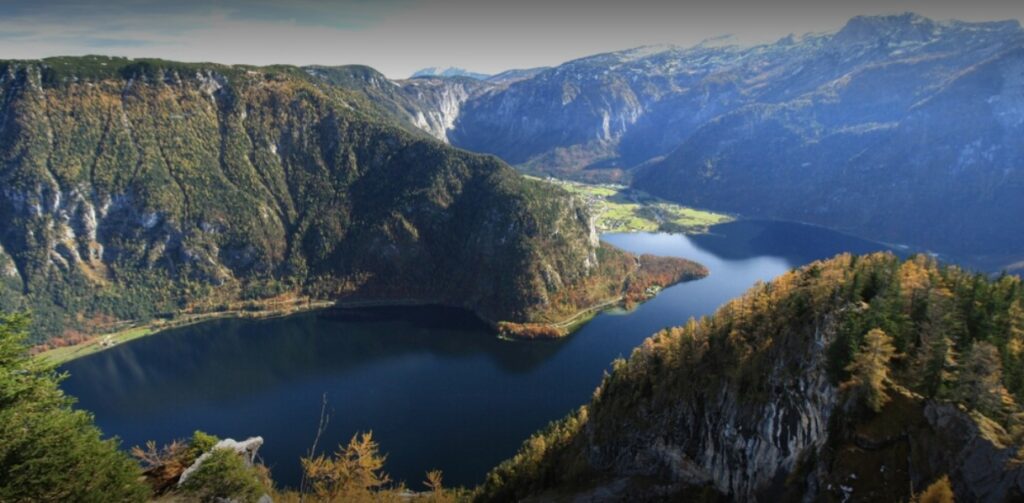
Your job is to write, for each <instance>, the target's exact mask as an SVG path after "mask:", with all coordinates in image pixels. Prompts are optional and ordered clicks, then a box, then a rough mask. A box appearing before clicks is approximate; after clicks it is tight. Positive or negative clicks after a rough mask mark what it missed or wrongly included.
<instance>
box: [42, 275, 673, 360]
mask: <svg viewBox="0 0 1024 503" xmlns="http://www.w3.org/2000/svg"><path fill="white" fill-rule="evenodd" d="M659 293H660V292H659ZM652 298H653V297H652ZM624 301H625V297H624V296H619V297H617V298H614V299H608V300H604V301H602V302H599V303H597V304H594V305H592V306H588V307H585V308H583V309H580V310H579V311H577V312H575V313H573V314H572V315H571V316H569V317H567V318H564V319H562V320H560V321H554V322H536V323H533V322H527V323H513V322H506V321H498V322H494V321H491V320H488V319H485V318H483V317H481V316H480V315H479V314H477V313H476V312H475V311H473V310H472V309H468V308H466V307H464V306H455V305H451V304H445V303H443V302H436V301H430V300H425V299H337V300H324V299H318V300H313V299H304V300H299V301H295V302H290V303H287V307H282V308H277V309H264V310H259V311H246V310H243V309H234V310H230V311H217V312H211V313H202V314H192V315H186V316H183V317H182V318H177V319H174V320H169V321H164V320H157V321H153V322H149V323H141V324H136V325H133V326H131V327H128V328H125V329H123V330H119V331H116V332H110V333H105V334H98V335H96V336H94V337H93V338H91V339H89V340H88V341H85V342H83V343H80V344H75V345H70V346H62V347H58V348H52V349H48V350H46V351H42V352H40V353H36V354H34V355H32V358H35V359H40V360H45V361H46V362H47V363H49V364H52V365H54V366H60V365H63V364H65V363H68V362H70V361H73V360H77V359H79V358H83V357H86V356H89V355H93V354H96V353H99V352H102V351H105V350H107V349H111V348H114V347H117V346H120V345H121V344H125V343H128V342H131V341H133V340H136V339H141V338H143V337H148V336H151V335H155V334H159V333H163V332H166V331H168V330H173V329H176V328H183V327H188V326H192V325H197V324H200V323H205V322H208V321H215V320H225V319H239V320H241V319H247V320H269V319H274V318H284V317H287V316H292V315H297V314H303V313H309V312H314V311H326V310H330V309H360V308H375V307H419V306H438V307H451V308H458V309H465V310H466V311H468V312H470V313H472V314H473V315H474V316H476V317H477V318H479V319H480V320H481V321H482V322H484V323H486V324H487V325H488V326H490V327H491V328H492V329H493V330H494V331H495V336H496V337H498V338H500V339H502V340H508V341H538V340H556V339H560V338H562V337H567V336H569V335H572V334H573V333H574V332H576V331H577V330H579V329H580V328H582V327H583V326H584V325H586V324H587V323H588V322H590V320H592V319H594V317H596V316H597V315H599V314H601V313H602V312H605V311H607V310H609V309H614V308H616V307H622V306H623V303H624ZM512 326H520V327H534V328H537V327H539V328H543V329H546V330H551V331H557V332H558V334H559V335H558V336H557V337H536V336H534V337H530V336H525V335H522V334H519V333H517V331H515V330H509V327H512Z"/></svg>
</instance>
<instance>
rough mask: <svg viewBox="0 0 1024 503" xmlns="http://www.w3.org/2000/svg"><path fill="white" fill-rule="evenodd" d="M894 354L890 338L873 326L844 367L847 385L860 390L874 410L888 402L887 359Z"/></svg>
mask: <svg viewBox="0 0 1024 503" xmlns="http://www.w3.org/2000/svg"><path fill="white" fill-rule="evenodd" d="M895 354H896V348H895V347H893V345H892V338H891V337H889V335H888V334H886V333H885V332H884V331H882V330H881V329H878V328H874V329H872V330H871V331H869V332H868V333H867V335H865V336H864V343H863V344H862V345H861V350H860V352H859V353H857V354H856V355H855V356H854V357H853V362H852V363H850V365H849V366H847V367H846V370H847V371H848V372H850V374H851V379H850V383H849V385H851V386H853V387H855V388H856V389H858V390H860V393H862V394H863V395H864V399H865V402H866V403H867V405H868V407H871V410H874V411H875V412H878V411H880V410H882V407H883V406H885V404H887V403H889V396H888V395H886V393H885V387H886V384H887V382H888V381H889V360H892V357H893V356H894V355H895Z"/></svg>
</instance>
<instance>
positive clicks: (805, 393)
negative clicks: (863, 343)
mask: <svg viewBox="0 0 1024 503" xmlns="http://www.w3.org/2000/svg"><path fill="white" fill-rule="evenodd" d="M829 325H830V323H828V322H822V323H820V324H819V326H818V327H816V328H815V330H814V334H813V336H811V337H808V339H807V344H806V345H804V348H802V351H800V350H799V349H800V348H797V347H793V346H784V347H783V348H778V349H775V350H769V351H770V354H769V355H767V356H766V357H767V358H768V359H769V360H770V361H771V363H770V364H769V366H768V367H767V368H765V369H764V372H765V375H764V376H763V379H765V380H766V382H765V384H764V395H763V396H760V397H758V399H757V400H750V399H749V397H748V396H746V394H747V391H746V390H743V389H741V388H740V387H737V386H735V385H734V384H732V383H729V382H728V381H727V380H721V381H719V382H718V383H716V384H713V385H711V386H710V387H704V388H702V389H701V390H700V391H699V392H698V393H696V394H695V395H694V396H692V398H691V399H689V400H679V399H678V397H676V399H674V400H672V399H668V397H665V398H664V400H662V399H656V400H653V401H652V402H651V403H642V404H636V405H635V406H634V408H633V412H632V413H631V414H630V415H631V416H634V417H635V420H627V422H622V421H615V422H614V427H613V428H614V432H612V431H609V430H610V428H612V427H611V426H610V425H611V424H613V423H611V421H612V419H611V417H607V418H606V416H604V415H602V414H601V409H596V410H595V411H594V415H593V416H592V419H593V422H592V423H591V424H593V425H594V428H593V429H588V431H587V435H588V437H589V438H592V439H594V440H595V446H594V447H593V448H592V449H590V450H589V452H588V455H589V460H590V462H591V463H593V465H594V466H600V467H603V468H605V469H608V470H610V471H612V472H614V473H616V474H617V475H619V476H627V477H651V478H656V479H659V480H665V481H670V483H671V484H675V485H678V486H682V487H687V486H698V487H700V486H711V487H714V488H715V489H716V490H717V491H719V492H721V493H723V494H728V495H731V496H732V497H735V498H737V499H739V500H750V499H753V498H755V496H756V495H758V494H759V493H762V492H764V491H765V490H767V489H769V488H771V487H772V486H773V485H776V484H778V483H779V479H780V478H784V477H785V476H786V475H787V474H789V473H790V472H792V471H794V469H796V468H797V467H798V466H799V463H800V462H801V461H802V460H803V459H804V458H805V457H806V456H807V455H808V454H809V453H812V452H816V451H818V450H819V449H820V448H821V447H822V446H823V445H824V444H825V442H826V441H827V439H828V428H829V421H830V419H831V416H832V414H833V411H834V409H835V407H836V403H837V395H838V394H837V391H836V388H835V386H833V385H832V384H831V383H830V379H829V377H828V373H827V369H826V362H825V355H824V353H825V348H826V347H827V346H828V344H829V343H830V342H831V340H830V337H829V334H831V333H833V331H832V328H831V327H830V326H829ZM791 350H798V351H797V352H790V351H791ZM783 352H786V353H788V354H783ZM722 371H725V372H728V369H722ZM603 419H607V420H608V421H609V422H607V423H603V422H602V420H603ZM634 421H635V422H634ZM598 439H600V440H598Z"/></svg>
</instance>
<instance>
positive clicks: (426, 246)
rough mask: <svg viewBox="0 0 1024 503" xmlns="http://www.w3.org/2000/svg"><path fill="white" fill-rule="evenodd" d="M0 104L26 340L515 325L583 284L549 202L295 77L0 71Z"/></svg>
mask: <svg viewBox="0 0 1024 503" xmlns="http://www.w3.org/2000/svg"><path fill="white" fill-rule="evenodd" d="M387 85H391V84H390V83H388V84H387ZM0 94H2V96H3V101H2V103H3V104H2V109H0V156H2V158H3V164H2V166H0V221H2V222H3V223H4V225H3V229H2V230H0V246H2V250H3V251H2V252H0V274H2V275H3V278H4V285H7V283H12V285H8V286H11V288H10V289H9V290H5V289H0V301H3V302H5V303H6V304H5V305H4V306H0V307H6V308H14V307H17V306H16V305H15V304H17V303H19V302H20V303H21V304H22V305H24V304H26V303H27V304H28V305H31V307H33V310H34V311H35V312H36V313H37V316H36V318H37V323H40V324H46V326H42V325H40V326H37V330H39V331H40V332H48V333H50V334H54V333H60V331H61V329H62V327H65V328H66V327H76V328H87V327H88V326H91V325H95V324H96V323H98V322H97V321H96V320H93V322H84V321H80V322H78V324H77V325H76V322H74V320H75V319H78V320H89V319H90V318H94V317H101V318H104V319H109V318H113V319H140V318H146V317H150V316H154V315H158V314H162V313H174V312H177V311H179V310H181V309H186V308H188V309H191V308H195V307H196V306H200V307H201V306H203V305H208V306H210V307H215V305H216V303H219V302H226V301H231V300H233V299H235V300H237V299H255V298H261V297H268V296H274V295H278V294H281V293H284V292H295V291H300V292H305V293H308V294H310V295H314V296H319V297H327V298H337V297H344V296H358V297H365V298H375V299H388V298H417V299H429V300H433V301H436V302H440V303H446V304H452V305H457V306H464V307H467V308H470V309H472V310H474V311H476V312H477V313H479V314H480V315H481V316H483V317H485V318H487V319H490V320H494V321H498V320H510V321H517V322H524V321H532V320H534V319H535V318H537V317H538V316H540V315H541V314H544V313H548V312H551V311H552V310H553V309H555V308H556V306H553V305H550V301H549V299H551V298H552V297H557V298H560V299H562V298H568V297H570V296H567V295H563V294H566V293H567V292H569V291H572V290H573V289H576V288H581V287H582V285H583V284H584V283H585V282H587V281H590V280H592V279H593V276H594V275H595V274H597V269H596V266H597V259H598V258H597V247H598V245H597V243H594V242H593V239H592V237H593V232H594V231H593V228H592V224H591V222H590V217H589V215H588V214H587V212H586V210H585V208H584V207H583V205H581V204H577V203H576V202H575V201H574V200H573V199H572V198H570V197H568V196H567V194H565V193H564V192H562V191H560V190H557V189H554V188H551V187H549V186H546V185H545V184H541V183H539V182H533V181H529V180H525V179H523V178H521V177H519V176H518V175H517V174H516V173H515V172H514V171H513V170H512V169H511V168H508V167H507V166H505V165H504V164H502V163H501V162H499V161H498V160H496V159H494V158H492V157H485V156H477V155H472V154H469V153H466V152H462V151H457V150H455V149H451V148H449V147H446V146H444V145H443V144H441V143H439V142H437V141H434V140H431V139H428V138H424V137H423V136H421V135H416V134H410V133H407V132H404V131H402V130H401V129H400V128H398V127H397V126H395V125H394V123H392V122H388V121H386V120H384V119H383V118H386V117H387V116H388V114H386V113H384V112H381V111H380V109H379V108H376V107H374V106H371V105H369V104H367V103H366V101H365V99H362V98H360V97H359V96H358V95H357V94H355V93H351V92H347V91H344V90H341V89H339V88H336V87H331V86H323V85H322V83H321V82H320V81H319V80H318V79H315V78H313V77H311V76H310V75H309V74H308V73H307V72H306V71H303V70H300V69H297V68H290V67H275V68H252V67H221V66H216V65H188V64H180V63H172V62H163V61H134V62H133V61H128V60H123V59H108V58H62V59H56V60H46V61H41V62H6V63H0ZM450 98H451V99H457V97H454V96H453V97H450ZM445 99H448V98H445ZM442 101H443V100H442ZM439 106H440V105H439ZM442 108H443V107H442ZM436 119H437V120H439V121H440V122H439V123H444V122H445V121H449V120H450V118H445V116H444V115H443V114H441V115H440V116H438V117H437V118H436ZM552 272H554V273H556V274H551V273H552ZM552 277H554V278H557V281H552V280H549V278H552ZM621 279H622V278H620V280H621ZM8 280H10V281H8ZM10 290H13V292H12V291H10ZM560 295H561V296H560ZM19 298H20V299H22V300H18V299H19ZM574 298H575V297H574ZM557 308H558V309H565V310H568V309H569V306H565V305H563V306H557ZM97 319H98V318H97ZM54 320H64V322H68V320H71V321H70V322H68V323H70V325H66V324H65V323H64V322H58V321H54ZM40 335H41V334H40Z"/></svg>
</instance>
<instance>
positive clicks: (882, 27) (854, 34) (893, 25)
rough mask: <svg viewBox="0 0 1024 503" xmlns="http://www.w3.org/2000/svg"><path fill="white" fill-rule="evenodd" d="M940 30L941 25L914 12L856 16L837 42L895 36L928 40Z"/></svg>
mask: <svg viewBox="0 0 1024 503" xmlns="http://www.w3.org/2000/svg"><path fill="white" fill-rule="evenodd" d="M938 28H939V23H936V22H935V21H933V20H931V19H929V18H927V17H924V16H921V15H919V14H915V13H913V12H904V13H902V14H891V15H882V16H856V17H854V18H852V19H850V20H849V21H848V22H847V23H846V26H843V28H842V29H841V30H839V32H838V33H836V40H839V41H841V42H844V43H856V42H867V41H873V40H878V39H881V38H888V37H893V36H897V37H899V38H901V39H905V40H927V39H930V38H932V37H933V36H934V34H935V32H936V30H937V29H938Z"/></svg>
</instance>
